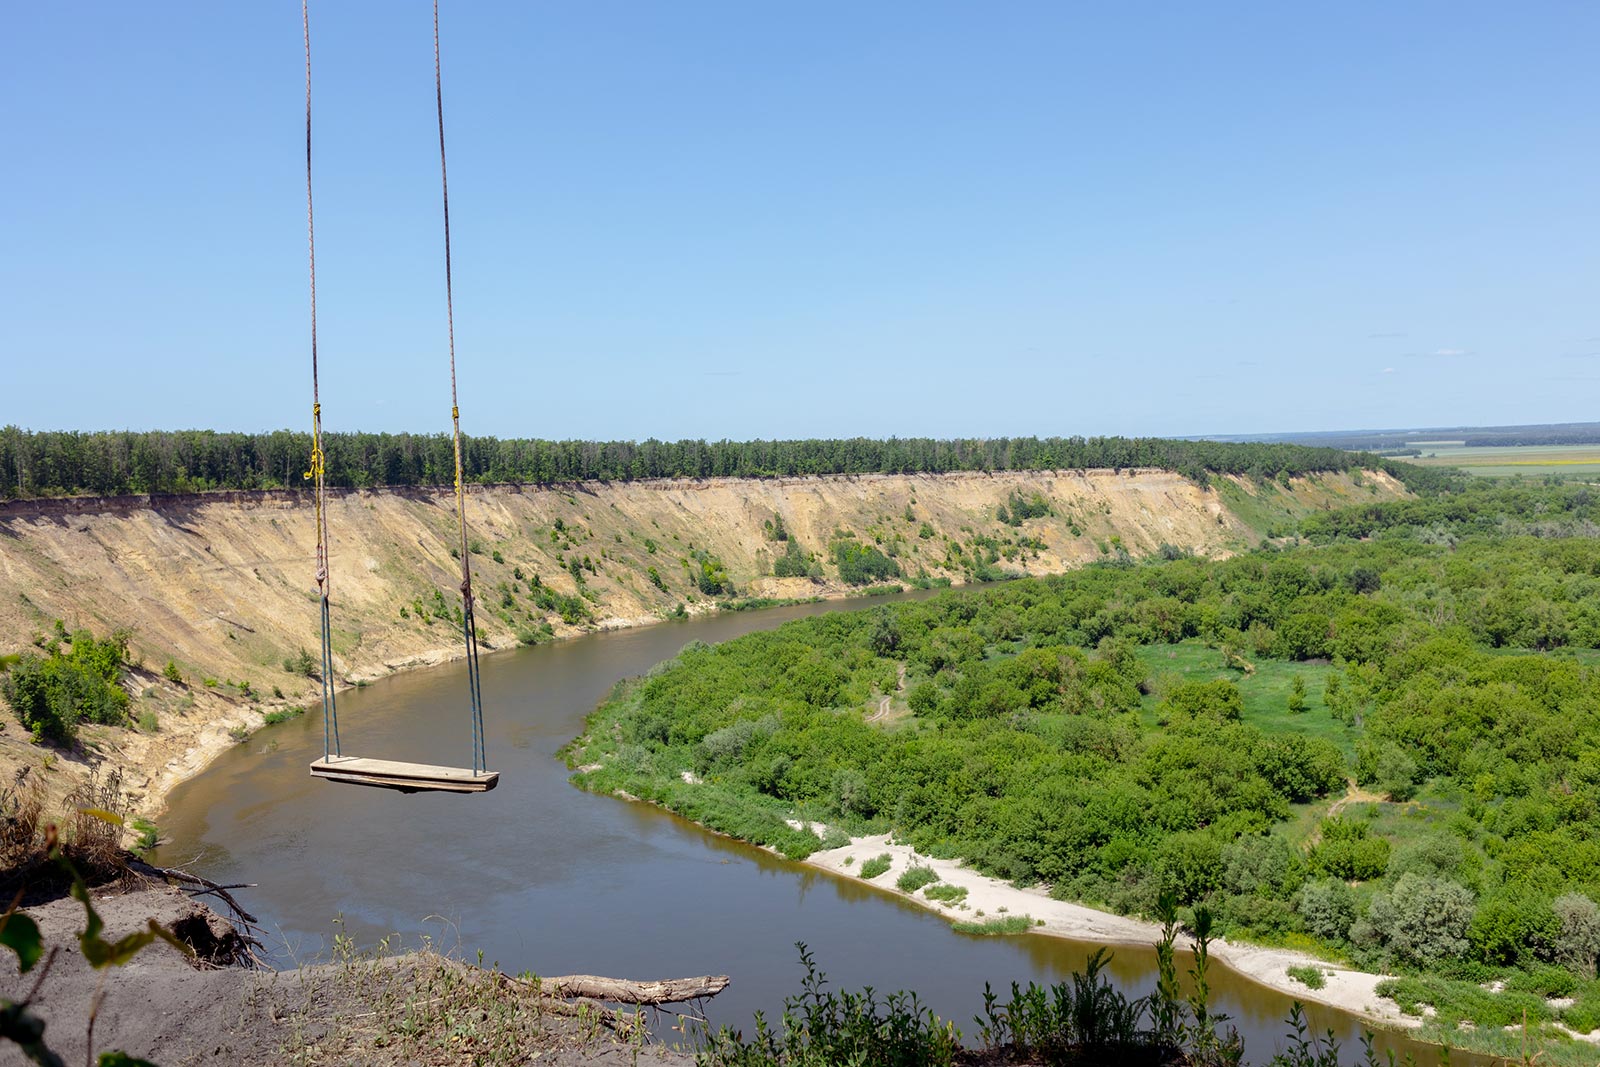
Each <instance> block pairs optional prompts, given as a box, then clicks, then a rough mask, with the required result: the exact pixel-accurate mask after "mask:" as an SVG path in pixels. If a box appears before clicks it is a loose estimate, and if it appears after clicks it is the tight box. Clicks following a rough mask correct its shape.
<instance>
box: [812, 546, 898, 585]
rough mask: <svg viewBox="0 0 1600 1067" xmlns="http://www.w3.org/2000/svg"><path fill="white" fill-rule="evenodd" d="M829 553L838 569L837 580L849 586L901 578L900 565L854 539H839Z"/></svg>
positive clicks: (875, 549) (873, 547)
mask: <svg viewBox="0 0 1600 1067" xmlns="http://www.w3.org/2000/svg"><path fill="white" fill-rule="evenodd" d="M829 553H830V555H831V557H832V559H833V562H834V563H835V564H836V565H837V566H838V568H839V580H840V581H842V582H846V583H848V584H850V585H866V584H868V583H869V582H881V581H884V580H886V579H889V578H899V577H901V570H900V564H898V563H896V562H895V561H894V560H892V559H890V558H889V557H888V556H886V555H884V554H883V553H882V552H881V551H879V550H878V548H877V546H875V545H863V544H861V543H860V542H858V541H856V540H855V539H854V538H841V539H839V540H837V541H835V542H833V545H832V546H831V548H830V549H829Z"/></svg>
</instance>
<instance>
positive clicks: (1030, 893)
mask: <svg viewBox="0 0 1600 1067" xmlns="http://www.w3.org/2000/svg"><path fill="white" fill-rule="evenodd" d="M885 854H887V855H888V856H889V858H890V864H889V867H888V869H887V870H885V871H884V872H883V873H881V874H878V875H877V876H875V877H873V878H862V877H861V876H860V873H859V872H860V871H861V868H862V865H863V864H865V863H866V862H867V861H869V860H872V859H874V858H875V857H878V856H882V855H885ZM803 862H804V863H806V864H808V865H810V866H813V867H818V868H820V869H822V870H825V871H828V872H830V873H831V874H835V875H838V876H840V877H847V878H853V879H855V880H857V881H860V882H864V883H866V884H868V885H871V886H874V887H875V888H878V889H880V890H882V891H884V892H886V893H892V894H894V895H896V896H898V897H900V898H902V899H904V900H909V901H911V902H912V903H914V904H917V905H920V906H921V907H924V908H927V909H928V910H930V911H933V912H936V913H938V914H939V915H941V916H943V917H944V918H946V919H949V920H950V921H951V922H953V923H954V922H972V923H983V922H985V921H995V920H1005V919H1007V918H1008V917H1010V918H1018V917H1024V918H1025V919H1026V920H1027V921H1028V923H1029V925H1028V932H1030V933H1035V934H1044V935H1047V936H1051V937H1063V938H1069V939H1071V940H1074V941H1090V942H1096V943H1098V944H1103V945H1112V946H1115V945H1139V946H1143V947H1148V946H1150V945H1152V944H1154V943H1156V942H1157V941H1159V940H1160V939H1161V927H1160V926H1159V925H1157V924H1156V923H1152V922H1147V921H1145V920H1143V919H1134V918H1130V917H1128V916H1126V915H1115V914H1112V913H1110V912H1104V911H1097V910H1095V909H1094V908H1090V907H1086V906H1084V905H1082V904H1074V903H1072V902H1070V901H1065V900H1056V899H1054V898H1053V897H1051V896H1049V894H1047V893H1046V892H1045V891H1044V890H1042V889H1038V888H1032V887H1030V888H1026V889H1023V888H1018V887H1017V886H1014V885H1011V884H1010V883H1008V882H1003V881H1001V880H999V879H998V878H991V877H989V876H987V875H984V874H980V873H978V872H977V871H974V870H972V869H971V868H969V867H965V866H963V865H962V864H961V862H960V861H959V860H947V859H935V858H932V857H928V856H922V855H919V854H918V853H917V852H916V850H914V849H913V848H911V847H910V846H909V845H903V844H896V843H895V842H894V840H893V835H891V834H876V835H873V836H869V837H856V838H851V840H850V844H848V845H846V846H844V847H842V848H835V849H829V850H827V851H824V852H814V853H812V854H811V856H810V857H808V858H807V859H806V860H804V861H803ZM913 866H916V867H927V868H930V869H932V871H933V872H934V873H935V874H937V875H938V876H939V884H943V885H948V886H954V887H957V888H959V889H965V890H966V894H965V896H964V898H963V899H962V900H961V901H960V902H959V903H946V902H941V901H937V900H930V899H928V898H927V897H926V896H925V895H924V891H916V892H910V893H907V892H904V891H902V890H900V889H897V888H896V887H895V882H896V880H897V879H898V878H899V877H900V876H901V875H902V874H904V873H905V872H906V871H907V870H908V869H910V868H911V867H913ZM1178 945H1179V947H1180V948H1183V949H1187V948H1189V947H1190V945H1191V942H1190V941H1189V939H1188V938H1186V937H1181V936H1180V938H1179V941H1178ZM1210 952H1211V958H1212V959H1213V960H1214V961H1216V962H1218V963H1220V964H1222V965H1223V966H1225V967H1227V968H1229V969H1230V970H1232V971H1234V972H1236V973H1238V974H1240V975H1242V976H1243V977H1245V978H1248V979H1249V980H1250V981H1252V982H1255V983H1256V984H1258V985H1261V986H1265V987H1266V988H1268V989H1272V990H1274V991H1276V992H1279V993H1282V994H1284V995H1286V996H1289V997H1293V998H1294V999H1296V1000H1301V1001H1304V1002H1306V1003H1316V1004H1322V1005H1326V1006H1327V1007H1330V1008H1335V1009H1337V1010H1339V1011H1342V1012H1345V1013H1346V1014H1349V1015H1353V1016H1356V1017H1357V1018H1360V1019H1363V1020H1365V1021H1367V1022H1370V1023H1372V1024H1374V1025H1376V1026H1380V1027H1383V1028H1385V1029H1391V1030H1414V1029H1416V1028H1417V1027H1419V1026H1420V1025H1421V1024H1422V1020H1421V1019H1418V1018H1416V1017H1414V1016H1409V1015H1405V1014H1402V1013H1401V1011H1400V1009H1399V1008H1398V1007H1397V1006H1396V1005H1395V1003H1394V1001H1392V1000H1387V999H1384V998H1382V997H1380V996H1378V994H1377V986H1378V983H1379V982H1381V981H1383V980H1384V978H1385V977H1387V976H1385V975H1378V974H1369V973H1367V972H1364V971H1357V970H1352V969H1350V968H1347V967H1341V966H1337V965H1335V964H1331V963H1328V962H1327V961H1325V960H1321V959H1318V958H1317V957H1315V956H1311V955H1309V954H1307V953H1304V952H1296V951H1293V950H1291V949H1281V948H1271V947H1267V946H1262V945H1250V944H1242V943H1236V942H1231V941H1227V940H1225V939H1222V938H1218V939H1216V940H1215V941H1213V942H1211V948H1210ZM1290 967H1314V968H1316V969H1317V970H1318V971H1320V972H1322V974H1323V980H1324V985H1323V987H1322V988H1321V989H1312V988H1311V987H1310V986H1307V985H1306V984H1304V983H1303V982H1300V981H1298V980H1296V979H1294V978H1292V977H1290V975H1289V968H1290Z"/></svg>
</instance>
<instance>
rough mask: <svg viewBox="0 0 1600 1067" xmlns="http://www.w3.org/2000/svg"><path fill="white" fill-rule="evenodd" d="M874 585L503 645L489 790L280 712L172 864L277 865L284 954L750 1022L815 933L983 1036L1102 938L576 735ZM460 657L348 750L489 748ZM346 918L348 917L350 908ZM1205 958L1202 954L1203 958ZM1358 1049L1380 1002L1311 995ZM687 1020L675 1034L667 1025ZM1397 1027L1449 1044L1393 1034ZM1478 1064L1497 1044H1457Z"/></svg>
mask: <svg viewBox="0 0 1600 1067" xmlns="http://www.w3.org/2000/svg"><path fill="white" fill-rule="evenodd" d="M859 606H861V605H860V604H859V603H858V602H844V603H843V604H841V603H839V602H834V603H829V604H811V605H802V606H796V607H786V608H775V609H771V610H768V611H762V612H744V613H738V614H724V615H718V616H712V617H708V618H702V619H694V620H685V621H680V622H667V623H662V624H660V625H655V626H648V627H643V628H640V629H635V630H623V631H617V632H612V633H602V634H594V635H590V636H586V637H581V638H578V639H575V640H571V641H565V642H560V643H556V644H551V645H544V646H540V647H536V648H523V649H518V650H516V651H510V652H504V653H500V654H496V655H492V656H488V657H486V658H485V659H484V660H483V666H482V676H483V685H484V702H485V716H486V719H487V722H488V728H487V739H486V740H487V746H488V754H489V764H490V766H491V767H492V768H494V769H496V770H499V771H500V772H501V777H500V784H499V788H497V789H496V790H495V791H494V792H491V793H487V794H483V795H477V796H455V795H446V794H417V795H403V794H398V793H393V792H389V791H386V790H379V789H366V788H361V787H357V786H348V785H335V784H332V783H328V782H323V781H315V780H313V779H312V778H311V777H310V776H309V774H308V773H307V764H308V763H309V762H310V761H311V760H313V759H315V758H316V757H318V756H320V755H321V754H322V721H321V718H320V716H316V715H310V714H308V715H306V716H304V717H302V718H300V719H297V720H295V721H292V722H287V723H282V724H279V725H276V726H270V727H267V728H265V729H263V730H261V731H260V732H259V733H257V734H255V735H253V736H252V737H251V738H250V739H249V740H248V741H247V742H245V743H243V744H240V745H239V746H237V747H236V748H234V749H232V750H230V751H228V752H227V753H225V754H224V755H222V756H221V757H220V758H218V759H217V760H216V761H215V762H214V763H213V764H212V765H211V766H210V767H208V768H207V769H206V770H205V771H204V772H203V773H202V774H200V775H199V776H198V777H196V778H194V779H192V780H191V781H188V782H186V783H184V784H183V785H181V786H179V787H178V788H177V789H176V790H174V791H173V793H172V795H171V797H170V807H169V811H168V814H167V816H166V818H165V820H164V821H163V824H162V829H163V836H164V839H165V842H166V843H165V844H163V846H162V848H161V850H160V856H159V860H160V862H162V863H167V864H176V865H182V866H186V867H187V868H188V869H190V870H192V871H195V872H196V873H199V874H203V875H205V876H206V877H208V878H212V879H215V880H217V881H220V882H254V883H257V884H258V886H257V888H254V889H249V890H245V891H243V892H242V899H243V901H244V903H245V905H246V907H249V908H250V909H252V910H253V911H254V912H255V913H256V914H257V915H258V916H259V917H260V918H261V919H262V920H263V922H264V924H265V925H266V926H267V927H268V929H269V930H271V931H274V932H275V933H276V934H278V935H281V942H280V943H279V945H278V953H279V958H278V961H277V962H278V963H279V964H280V965H282V966H288V967H292V966H294V965H296V964H297V963H301V962H309V961H314V960H316V959H317V958H318V957H324V958H325V957H326V956H327V954H328V952H329V949H330V947H331V943H332V938H333V934H334V933H335V932H336V931H338V930H340V929H343V930H344V931H347V932H348V933H350V934H352V935H353V936H354V937H355V938H356V940H357V942H358V943H360V944H362V945H372V944H374V943H375V942H376V941H377V940H378V939H379V938H382V937H385V936H387V935H390V934H394V933H398V934H400V935H401V937H400V938H399V943H400V944H401V945H410V946H415V945H417V944H419V943H420V942H421V939H422V938H423V937H424V936H427V937H430V938H431V939H432V940H433V943H434V944H435V945H438V946H442V947H444V948H446V949H453V950H458V951H459V953H460V955H462V956H463V957H464V958H467V959H475V958H477V955H478V953H479V952H480V951H481V953H482V956H483V960H484V962H485V963H498V964H499V966H500V967H501V968H503V969H504V970H506V971H508V972H510V973H513V974H515V973H518V972H521V971H524V970H527V971H532V972H534V973H538V974H569V973H575V972H576V973H586V974H604V975H611V976H615V977H627V978H669V977H680V976H687V975H699V974H728V975H731V976H732V978H733V982H732V985H731V986H730V987H729V988H728V990H727V991H726V992H724V993H723V994H722V995H721V996H719V997H717V998H715V999H714V1000H712V1001H710V1002H708V1011H709V1015H710V1018H711V1020H712V1021H713V1022H715V1023H719V1024H721V1023H726V1024H728V1025H730V1026H734V1027H737V1028H746V1029H748V1028H749V1026H750V1022H751V1017H752V1015H753V1013H754V1012H755V1011H756V1010H758V1009H759V1010H762V1011H765V1012H766V1013H767V1015H768V1017H769V1018H771V1017H773V1016H775V1015H776V1014H777V1012H778V1011H779V1010H781V1007H782V1003H783V999H784V997H786V996H789V995H793V994H794V993H796V992H797V991H798V987H799V979H800V976H801V973H802V972H801V968H800V964H799V958H798V953H797V951H796V949H795V943H796V942H798V941H803V942H805V943H806V944H807V945H809V946H810V949H811V951H812V952H813V953H814V954H815V956H816V960H817V963H818V965H819V967H820V968H821V969H822V970H823V971H825V972H826V973H827V975H828V978H829V980H830V983H831V988H833V989H836V990H837V989H859V988H861V987H863V986H871V987H873V988H874V989H876V990H879V991H892V990H899V989H915V990H916V991H917V993H918V994H919V996H920V997H921V1001H922V1003H923V1004H926V1005H927V1006H929V1007H931V1008H932V1009H933V1010H934V1011H935V1012H937V1013H938V1014H939V1015H941V1016H943V1017H945V1018H947V1019H951V1020H953V1021H954V1022H955V1023H956V1025H957V1026H958V1027H959V1028H960V1029H961V1030H962V1031H963V1032H964V1033H965V1034H967V1035H968V1037H969V1039H975V1032H976V1026H975V1024H974V1023H973V1021H972V1020H973V1016H974V1014H976V1013H977V1012H978V1011H980V1010H981V1008H982V1005H983V987H984V983H985V982H989V983H990V984H992V985H993V986H994V987H995V989H996V990H1009V987H1010V983H1011V982H1013V981H1016V982H1022V983H1024V984H1026V983H1027V982H1028V981H1030V980H1031V981H1037V982H1041V983H1046V982H1054V981H1058V980H1061V979H1063V978H1065V977H1066V976H1067V975H1068V974H1070V973H1071V972H1072V971H1073V970H1074V969H1078V968H1081V967H1082V966H1083V963H1084V960H1085V958H1086V957H1087V956H1088V954H1089V953H1090V952H1092V951H1093V950H1094V949H1095V947H1096V946H1094V945H1091V944H1085V943H1081V942H1075V941H1067V940H1063V939H1060V938H1053V937H1045V936H1039V935H1024V936H1020V937H1006V938H986V937H972V936H965V935H961V934H957V933H955V932H953V931H952V930H951V929H950V927H949V925H948V924H947V923H946V922H945V921H944V920H943V919H941V918H939V917H938V916H937V915H935V914H933V913H932V912H929V911H926V910H924V909H922V908H919V907H916V906H914V905H911V904H908V903H906V902H904V901H903V900H901V899H900V898H898V897H896V896H895V895H893V894H892V893H889V892H885V891H883V890H879V889H876V888H872V887H869V886H867V885H865V884H863V883H861V882H859V881H856V880H853V879H848V878H839V877H835V876H833V875H829V874H824V873H822V872H820V871H818V870H816V869H814V868H810V867H807V866H804V865H801V864H797V863H791V862H788V861H786V860H783V859H780V858H778V857H775V856H772V855H770V854H768V853H766V852H763V851H761V850H759V849H756V848H752V847H749V846H746V845H743V844H740V843H738V842H734V841H730V840H728V839H726V838H722V837H718V836H715V835H713V834H710V833H707V832H705V831H702V830H700V829H698V828H697V827H695V826H694V825H692V824H690V823H687V822H685V821H683V820H681V819H679V818H677V817H675V816H672V815H669V814H666V813H664V812H662V811H659V810H656V809H654V808H651V807H648V806H645V805H642V804H633V803H628V802H625V801H622V800H619V799H615V798H611V797H602V796H595V795H592V794H589V793H585V792H583V791H581V790H579V789H576V788H574V787H573V786H571V785H569V784H568V782H567V771H566V768H565V766H564V765H563V764H562V763H561V761H559V760H557V759H556V758H555V755H554V754H555V752H556V750H557V749H558V748H560V747H561V746H562V745H563V744H565V743H566V742H567V741H569V740H571V739H572V738H573V737H575V736H576V735H578V734H579V733H581V732H582V729H583V720H584V717H585V715H587V714H588V713H589V711H591V710H592V709H593V708H594V707H595V705H596V704H597V703H598V702H599V701H600V700H601V699H602V698H603V697H604V696H605V695H606V694H607V693H608V692H609V691H610V689H611V688H612V686H613V685H614V684H615V683H616V682H618V681H619V680H621V679H623V678H627V677H631V676H634V675H638V674H642V673H643V672H644V671H646V670H648V669H649V667H650V666H651V665H652V664H654V663H657V662H659V661H660V660H663V659H667V658H669V657H671V656H673V655H675V654H676V653H677V651H678V650H679V649H680V648H682V647H683V645H684V644H686V643H687V642H689V641H691V640H701V641H707V642H715V641H722V640H727V639H728V638H732V637H737V636H738V635H740V634H743V633H748V632H750V631H752V630H758V629H768V628H771V627H774V626H777V625H779V624H780V623H783V622H785V621H787V620H789V619H793V618H798V617H801V616H805V615H812V614H817V613H819V612H824V611H831V610H838V609H840V608H841V607H859ZM466 706H467V696H466V673H465V669H464V667H462V666H461V665H460V664H450V665H446V666H443V667H438V668H433V669H428V670H422V671H416V672H413V673H407V674H401V675H396V676H394V677H391V678H388V679H385V680H384V681H382V682H379V683H377V684H375V685H372V686H369V687H367V688H365V689H360V690H355V691H351V692H348V693H345V694H343V695H341V696H340V698H339V711H340V716H339V717H340V724H341V727H342V733H343V742H344V744H343V750H344V752H345V753H346V754H349V755H362V756H375V757H383V758H388V759H399V760H412V761H416V762H424V763H445V764H458V765H459V764H463V763H470V762H471V735H470V732H469V727H468V720H467V710H466ZM341 922H342V926H341V925H340V923H341ZM1187 964H1188V959H1187V957H1186V956H1180V967H1186V966H1187ZM1111 971H1112V975H1113V978H1114V979H1115V981H1116V982H1117V983H1118V984H1119V985H1120V986H1121V987H1122V988H1123V989H1125V990H1126V991H1127V992H1128V993H1129V994H1130V995H1134V996H1142V995H1144V994H1146V993H1148V992H1149V991H1150V990H1151V989H1153V988H1154V985H1155V954H1154V952H1153V951H1151V950H1149V949H1136V948H1126V947H1123V948H1118V949H1116V953H1115V957H1114V959H1113V961H1112V965H1111ZM1212 986H1213V989H1214V991H1215V998H1214V1001H1213V1009H1214V1010H1221V1011H1224V1012H1226V1013H1227V1014H1228V1015H1230V1016H1231V1017H1232V1021H1233V1025H1236V1026H1237V1027H1238V1028H1239V1030H1240V1032H1241V1033H1242V1034H1243V1035H1244V1037H1245V1052H1246V1059H1247V1060H1248V1061H1249V1062H1252V1063H1262V1062H1264V1061H1266V1060H1267V1059H1270V1058H1271V1056H1272V1054H1273V1053H1274V1052H1276V1051H1277V1050H1278V1049H1279V1048H1280V1047H1281V1045H1282V1043H1283V1035H1284V1033H1285V1032H1286V1026H1285V1025H1284V1022H1283V1020H1284V1018H1285V1017H1286V1016H1287V1015H1288V1012H1289V1007H1290V1003H1291V1001H1290V998H1289V997H1286V996H1284V995H1282V994H1280V993H1277V992H1274V991H1272V990H1269V989H1265V988H1263V987H1261V986H1259V985H1257V984H1255V983H1253V982H1250V981H1248V980H1245V979H1243V978H1241V977H1239V976H1237V975H1235V974H1234V973H1232V972H1230V971H1228V970H1227V969H1226V968H1223V967H1215V968H1214V969H1213V974H1212ZM1308 1015H1309V1017H1310V1019H1311V1022H1312V1025H1313V1028H1314V1029H1315V1030H1318V1031H1322V1030H1327V1029H1329V1028H1332V1029H1333V1030H1334V1032H1335V1033H1336V1034H1337V1035H1338V1037H1339V1039H1340V1040H1341V1041H1342V1042H1345V1043H1346V1044H1347V1046H1348V1047H1347V1048H1346V1055H1345V1057H1344V1058H1345V1060H1346V1061H1347V1062H1353V1060H1354V1058H1355V1054H1356V1053H1357V1052H1358V1051H1359V1049H1358V1046H1357V1044H1356V1037H1357V1035H1358V1034H1359V1032H1360V1030H1361V1026H1360V1024H1359V1022H1358V1021H1357V1020H1355V1019H1353V1018H1351V1017H1350V1016H1347V1015H1344V1014H1342V1013H1339V1012H1336V1011H1333V1010H1331V1009H1322V1008H1315V1007H1313V1008H1311V1009H1309V1010H1308ZM668 1036H673V1035H668ZM1378 1045H1379V1047H1380V1048H1389V1049H1394V1050H1395V1051H1396V1053H1397V1054H1402V1055H1403V1054H1404V1053H1405V1052H1407V1051H1412V1052H1416V1053H1417V1054H1418V1060H1419V1062H1421V1063H1424V1064H1430V1063H1432V1062H1434V1060H1435V1056H1434V1054H1433V1053H1431V1052H1430V1047H1429V1046H1421V1045H1417V1044H1415V1043H1412V1042H1409V1041H1405V1040H1403V1039H1400V1038H1398V1037H1393V1036H1388V1035H1383V1034H1380V1035H1379V1038H1378ZM1452 1062H1453V1063H1456V1064H1458V1065H1459V1064H1469V1065H1470V1064H1474V1063H1479V1062H1487V1061H1486V1060H1483V1061H1480V1060H1477V1059H1475V1058H1474V1057H1471V1056H1464V1055H1461V1054H1457V1055H1455V1056H1454V1057H1453V1059H1452Z"/></svg>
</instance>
